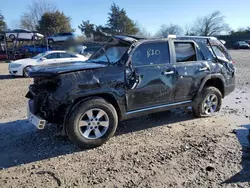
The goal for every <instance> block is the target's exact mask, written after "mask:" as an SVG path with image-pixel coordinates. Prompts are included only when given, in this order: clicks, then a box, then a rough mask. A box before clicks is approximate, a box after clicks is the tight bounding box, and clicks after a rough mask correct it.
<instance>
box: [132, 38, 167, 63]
mask: <svg viewBox="0 0 250 188" xmlns="http://www.w3.org/2000/svg"><path fill="white" fill-rule="evenodd" d="M169 62H170V57H169V47H168V43H167V42H147V43H143V44H141V45H140V46H138V47H137V48H136V49H135V51H134V53H133V55H132V64H133V65H134V66H142V65H155V64H167V63H169Z"/></svg>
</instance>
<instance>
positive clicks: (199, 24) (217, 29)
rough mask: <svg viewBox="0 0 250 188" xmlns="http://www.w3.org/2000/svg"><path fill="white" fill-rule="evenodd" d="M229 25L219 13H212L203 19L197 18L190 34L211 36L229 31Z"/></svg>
mask: <svg viewBox="0 0 250 188" xmlns="http://www.w3.org/2000/svg"><path fill="white" fill-rule="evenodd" d="M229 29H230V28H229V25H228V24H227V23H226V22H225V20H224V16H222V15H221V13H220V11H214V12H212V14H209V15H207V16H204V17H200V18H197V19H196V21H195V22H194V25H193V27H192V33H195V34H196V35H203V36H211V35H219V34H221V33H223V32H228V31H229Z"/></svg>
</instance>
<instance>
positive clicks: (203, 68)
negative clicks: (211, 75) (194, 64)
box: [199, 67, 209, 71]
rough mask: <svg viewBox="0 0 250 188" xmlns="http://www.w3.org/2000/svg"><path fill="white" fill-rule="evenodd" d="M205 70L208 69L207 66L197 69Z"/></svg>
mask: <svg viewBox="0 0 250 188" xmlns="http://www.w3.org/2000/svg"><path fill="white" fill-rule="evenodd" d="M206 70H209V68H208V67H201V68H199V71H206Z"/></svg>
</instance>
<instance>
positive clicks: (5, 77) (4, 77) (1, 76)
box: [0, 74, 23, 80]
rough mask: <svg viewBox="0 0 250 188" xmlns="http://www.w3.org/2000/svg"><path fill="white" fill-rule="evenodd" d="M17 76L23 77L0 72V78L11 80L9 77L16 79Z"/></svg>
mask: <svg viewBox="0 0 250 188" xmlns="http://www.w3.org/2000/svg"><path fill="white" fill-rule="evenodd" d="M18 78H23V77H22V76H12V75H10V74H6V75H5V74H2V75H0V80H11V79H18Z"/></svg>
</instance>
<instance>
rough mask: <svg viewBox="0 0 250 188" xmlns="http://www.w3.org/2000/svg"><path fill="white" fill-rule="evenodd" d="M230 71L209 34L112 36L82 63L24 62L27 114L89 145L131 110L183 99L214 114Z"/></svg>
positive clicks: (203, 113) (231, 80) (198, 113)
mask: <svg viewBox="0 0 250 188" xmlns="http://www.w3.org/2000/svg"><path fill="white" fill-rule="evenodd" d="M211 46H213V48H218V50H219V51H220V53H222V54H223V55H222V54H220V53H219V54H220V56H218V55H217V53H218V52H214V51H213V50H212V49H211ZM221 56H223V57H221ZM234 72H235V69H234V65H233V63H232V58H231V57H230V55H229V54H228V52H227V50H226V48H225V47H224V45H223V44H222V43H221V42H220V41H219V40H217V39H216V38H214V37H178V38H174V37H171V38H164V39H137V38H134V37H129V36H116V37H113V38H111V39H110V40H109V41H108V43H106V44H105V45H104V46H103V47H102V48H100V49H99V50H98V51H96V52H95V53H94V54H93V55H92V56H91V57H90V58H89V59H88V60H87V61H86V62H85V63H81V64H79V63H72V64H69V65H65V66H60V67H54V66H47V67H42V66H37V67H33V68H31V69H29V71H28V75H29V76H30V77H32V78H34V83H33V84H32V85H30V87H29V92H28V93H27V95H26V97H27V98H29V102H28V109H29V110H28V119H29V121H30V122H31V123H32V124H33V125H35V126H36V127H37V128H39V129H43V128H44V126H46V124H47V122H49V123H52V124H57V125H61V126H60V128H61V130H62V132H63V133H64V134H67V135H68V136H69V138H70V139H71V141H72V142H73V143H75V144H77V145H78V146H79V147H82V148H93V147H97V146H100V145H101V144H103V143H105V142H106V141H107V140H108V139H109V138H110V137H111V136H113V135H114V133H115V131H116V128H117V125H118V122H119V121H122V120H125V119H129V118H132V117H139V116H141V115H146V114H149V113H155V112H159V111H165V110H170V109H173V108H180V107H188V106H192V110H193V114H194V116H195V117H207V116H213V115H216V114H217V113H218V112H219V111H220V109H221V104H222V98H224V97H225V96H226V95H228V94H229V93H231V92H232V91H233V90H234V88H235V74H234ZM50 125H51V124H50ZM50 125H48V126H50ZM51 126H52V125H51Z"/></svg>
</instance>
